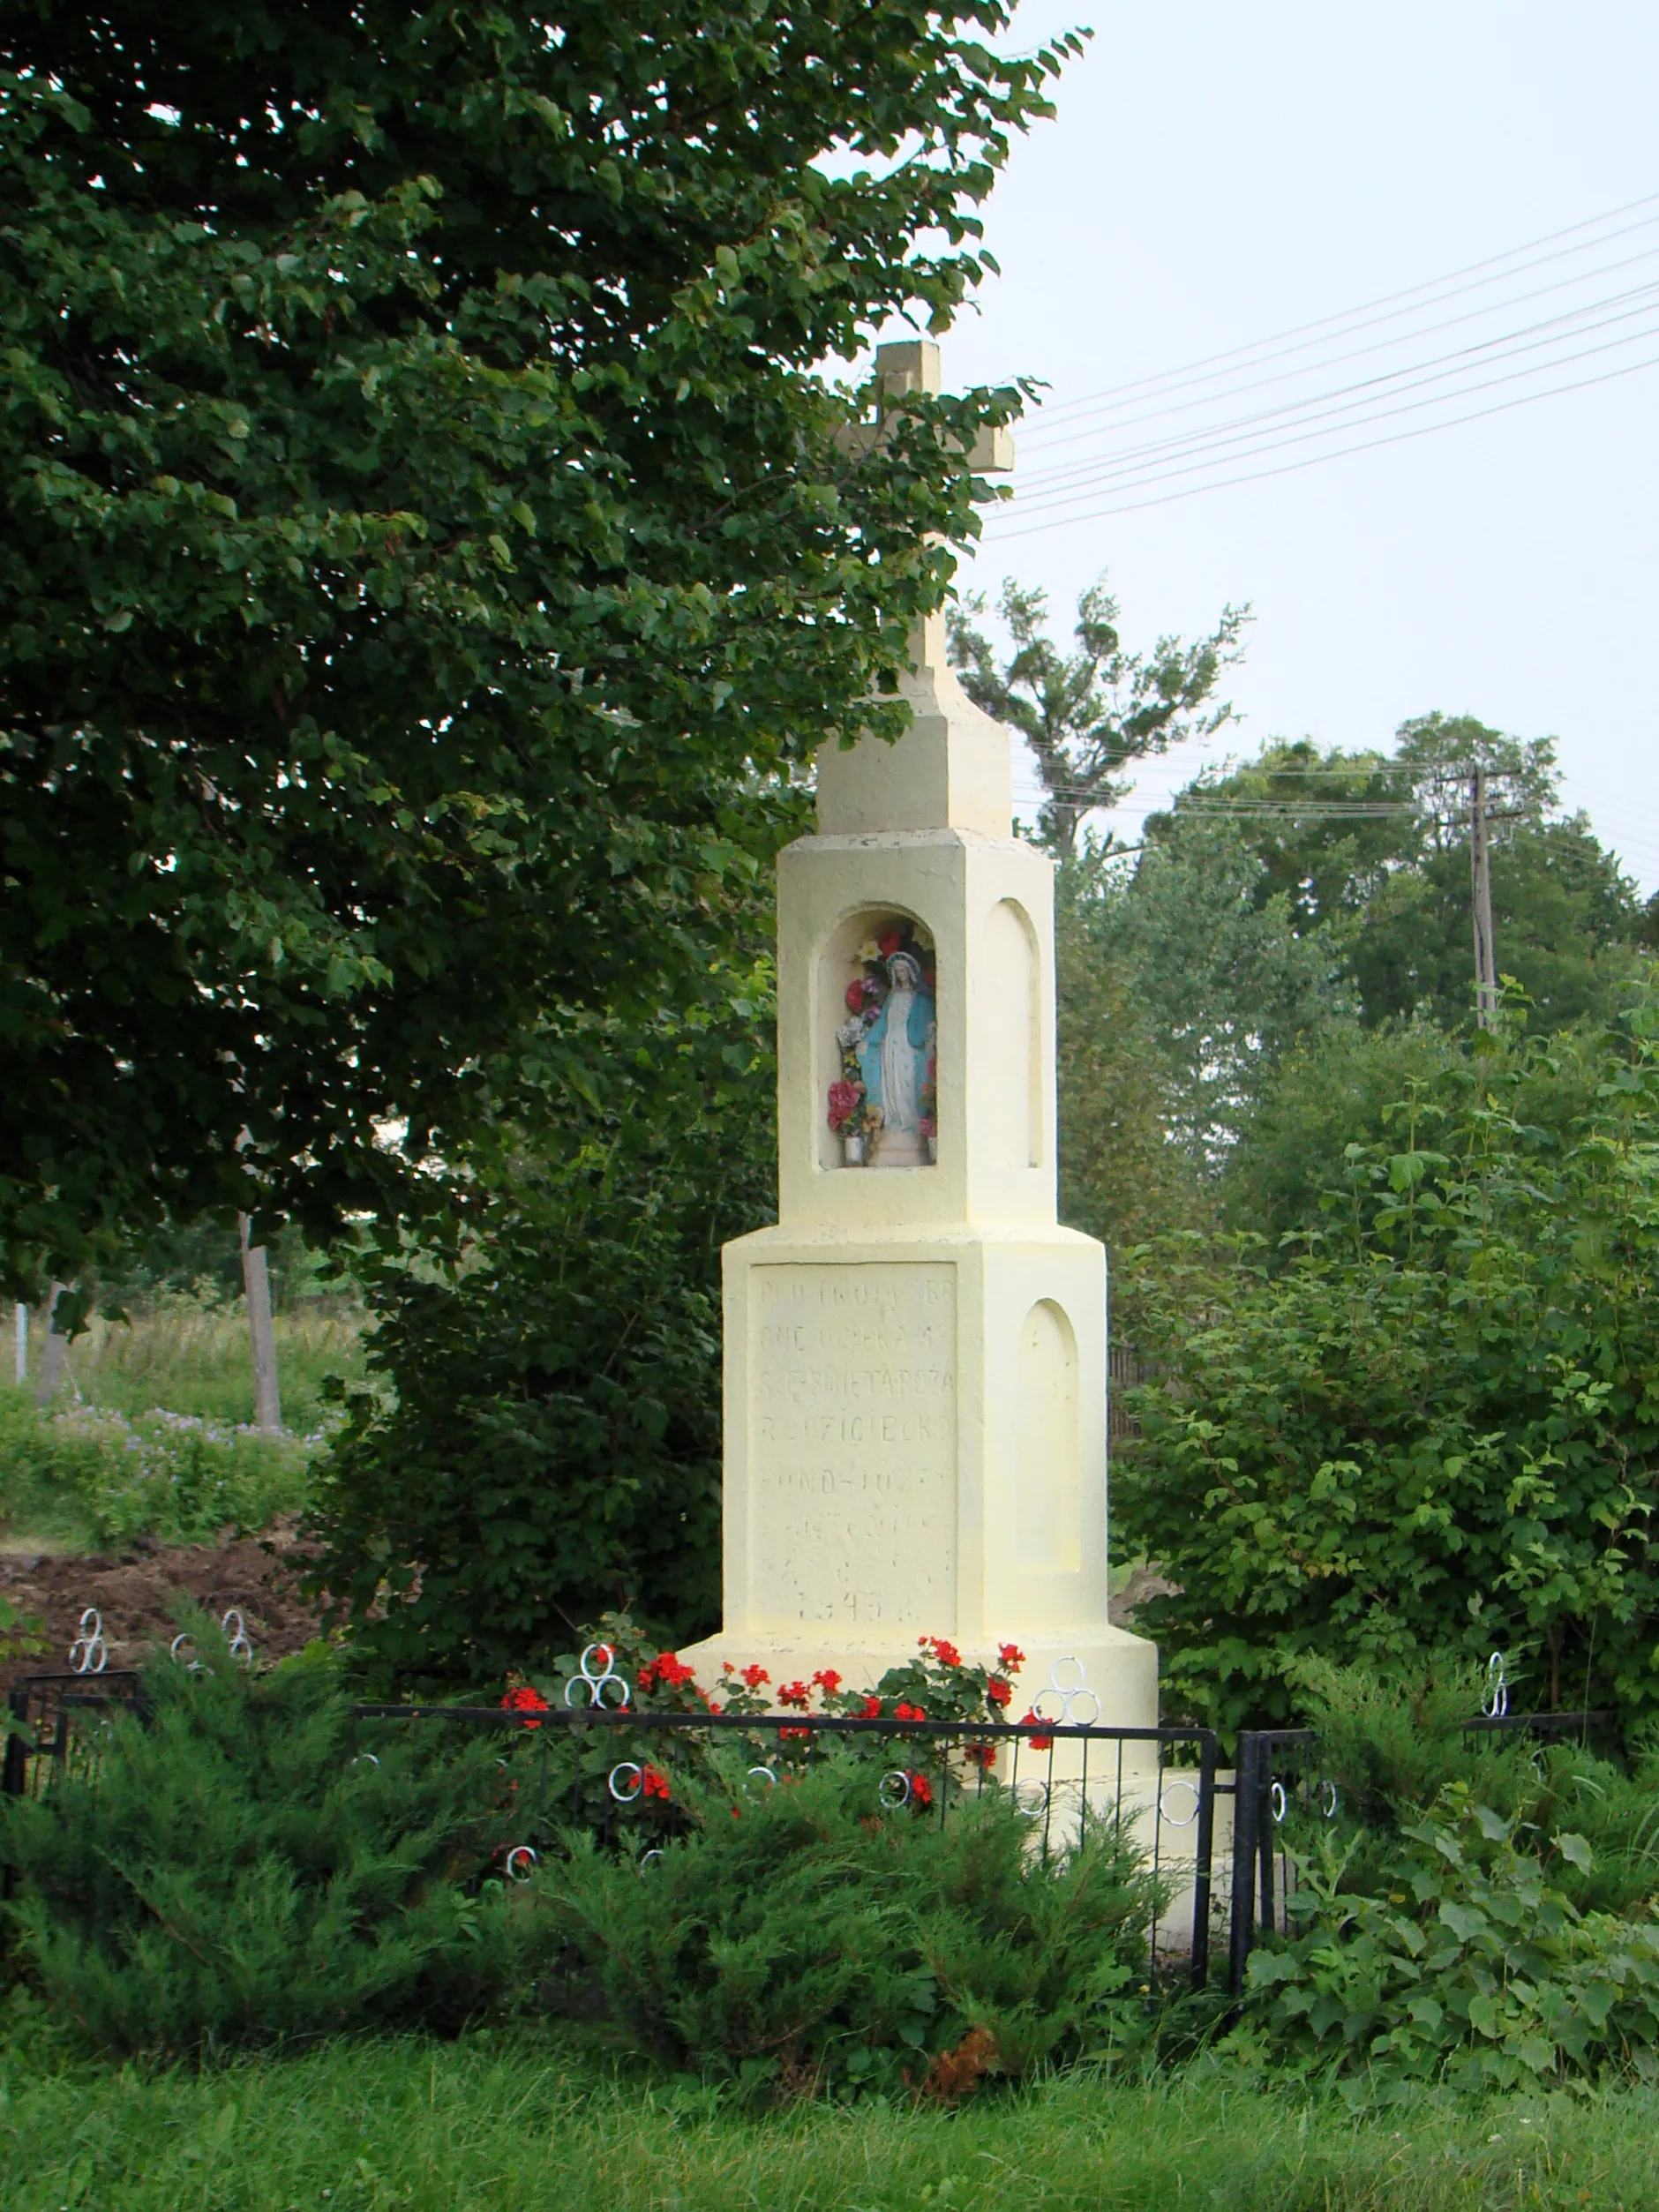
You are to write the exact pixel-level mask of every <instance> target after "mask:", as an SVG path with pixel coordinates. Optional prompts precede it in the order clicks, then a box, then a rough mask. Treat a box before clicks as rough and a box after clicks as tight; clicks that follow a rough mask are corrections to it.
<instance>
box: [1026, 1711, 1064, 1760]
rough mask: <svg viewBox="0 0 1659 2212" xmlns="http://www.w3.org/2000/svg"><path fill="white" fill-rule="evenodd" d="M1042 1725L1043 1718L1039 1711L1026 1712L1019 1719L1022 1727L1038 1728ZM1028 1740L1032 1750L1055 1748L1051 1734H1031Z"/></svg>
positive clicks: (1050, 1749) (1051, 1749)
mask: <svg viewBox="0 0 1659 2212" xmlns="http://www.w3.org/2000/svg"><path fill="white" fill-rule="evenodd" d="M1042 1725H1043V1718H1042V1715H1041V1713H1025V1714H1024V1715H1023V1716H1022V1718H1021V1721H1020V1726H1021V1728H1041V1727H1042ZM1050 1725H1052V1723H1051V1724H1050ZM1030 1741H1031V1747H1032V1751H1053V1750H1054V1748H1055V1739H1054V1737H1053V1736H1032V1738H1031V1739H1030Z"/></svg>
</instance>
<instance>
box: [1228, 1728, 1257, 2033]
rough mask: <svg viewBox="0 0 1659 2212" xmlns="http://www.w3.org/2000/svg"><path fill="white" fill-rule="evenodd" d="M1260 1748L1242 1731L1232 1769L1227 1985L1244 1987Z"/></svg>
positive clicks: (1252, 1915) (1251, 1930)
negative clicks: (1231, 1846)
mask: <svg viewBox="0 0 1659 2212" xmlns="http://www.w3.org/2000/svg"><path fill="white" fill-rule="evenodd" d="M1261 1799H1262V1789H1261V1745H1260V1743H1258V1742H1257V1736H1256V1732H1255V1730H1254V1729H1252V1728H1241V1729H1240V1730H1239V1734H1238V1750H1237V1751H1236V1752H1235V1764H1234V1770H1233V1897H1232V1917H1231V1920H1230V1922H1229V1924H1228V1928H1227V1988H1228V1989H1229V1990H1230V1991H1232V1993H1233V1995H1234V1996H1235V1997H1236V1996H1238V1994H1239V1993H1240V1991H1242V1989H1243V1987H1244V1968H1245V1965H1246V1962H1247V1961H1248V1960H1249V1958H1250V1944H1251V1940H1252V1938H1253V1937H1254V1935H1255V1931H1256V1859H1257V1852H1258V1850H1259V1848H1260V1835H1261V1813H1262V1804H1261Z"/></svg>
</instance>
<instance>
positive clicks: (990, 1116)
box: [972, 898, 1042, 1167]
mask: <svg viewBox="0 0 1659 2212" xmlns="http://www.w3.org/2000/svg"><path fill="white" fill-rule="evenodd" d="M1037 978H1038V964H1037V933H1036V931H1035V930H1034V929H1032V926H1031V918H1030V917H1029V915H1027V913H1026V911H1025V908H1024V907H1023V906H1021V905H1020V904H1019V903H1018V902H1017V900H1015V899H1011V898H1005V899H999V900H998V902H997V904H995V906H994V907H993V908H992V909H991V911H990V912H989V913H988V914H987V916H986V918H985V934H984V936H983V937H982V938H981V940H980V960H979V974H978V976H977V978H976V979H975V982H974V987H973V1011H972V1019H973V1023H974V1026H975V1031H976V1033H977V1037H978V1058H979V1062H980V1065H979V1070H978V1074H979V1081H978V1084H977V1085H976V1089H977V1091H978V1096H977V1098H976V1099H975V1102H974V1110H975V1113H977V1115H978V1117H979V1121H980V1128H981V1130H982V1132H983V1144H984V1151H983V1152H982V1154H981V1157H982V1158H983V1159H984V1161H985V1163H986V1165H987V1166H990V1167H1038V1166H1041V1164H1042V1149H1041V1148H1042V1084H1041V1069H1040V1065H1039V1052H1038V1011H1039V1009H1038V1003H1037Z"/></svg>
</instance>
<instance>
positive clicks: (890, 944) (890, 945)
mask: <svg viewBox="0 0 1659 2212" xmlns="http://www.w3.org/2000/svg"><path fill="white" fill-rule="evenodd" d="M903 942H904V939H903V938H902V937H901V936H900V934H899V933H898V931H897V930H896V929H889V930H885V931H884V932H883V933H882V935H881V936H879V937H878V938H877V939H876V943H877V944H878V945H879V946H880V947H881V949H882V959H883V960H890V959H891V958H892V956H893V955H894V954H895V953H896V952H897V950H898V949H899V946H900V945H901V944H902V943H903Z"/></svg>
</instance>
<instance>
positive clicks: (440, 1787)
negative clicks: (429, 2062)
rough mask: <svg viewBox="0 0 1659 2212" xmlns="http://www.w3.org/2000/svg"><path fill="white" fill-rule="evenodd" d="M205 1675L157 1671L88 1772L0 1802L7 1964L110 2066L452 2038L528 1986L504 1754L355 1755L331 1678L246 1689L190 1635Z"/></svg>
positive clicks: (167, 1667)
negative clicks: (290, 2044) (432, 2028)
mask: <svg viewBox="0 0 1659 2212" xmlns="http://www.w3.org/2000/svg"><path fill="white" fill-rule="evenodd" d="M191 1633H192V1635H193V1636H194V1638H195V1639H196V1644H197V1647H198V1650H199V1655H200V1660H201V1665H200V1668H199V1671H191V1669H190V1668H188V1667H186V1666H184V1665H180V1664H176V1663H174V1662H173V1661H169V1660H167V1659H161V1660H159V1661H155V1662H154V1663H153V1664H152V1665H151V1666H150V1667H149V1668H146V1672H145V1676H144V1685H143V1686H144V1695H145V1699H146V1703H147V1706H148V1713H147V1716H146V1717H145V1718H143V1719H140V1718H139V1717H138V1716H136V1715H133V1714H130V1713H112V1714H111V1715H110V1717H109V1733H108V1736H107V1737H106V1738H105V1739H104V1741H103V1745H102V1749H101V1756H100V1757H99V1758H98V1760H97V1763H96V1768H95V1771H94V1772H92V1773H64V1774H61V1775H58V1776H56V1777H55V1778H54V1780H53V1781H52V1783H51V1785H50V1787H49V1789H48V1791H47V1793H46V1794H45V1795H44V1796H42V1797H41V1798H38V1799H19V1800H13V1801H11V1802H10V1803H9V1804H8V1805H7V1808H6V1812H5V1821H4V1848H5V1856H6V1859H7V1862H8V1863H9V1864H10V1865H11V1867H13V1868H14V1869H15V1871H16V1872H17V1874H18V1876H19V1878H20V1881H19V1889H18V1893H17V1895H16V1896H15V1898H14V1899H13V1901H12V1902H11V1905H10V1907H9V1908H8V1914H9V1918H10V1922H11V1929H12V1932H13V1937H14V1941H15V1945H16V1952H17V1956H18V1958H19V1961H20V1963H21V1965H22V1967H23V1968H24V1970H25V1971H26V1973H27V1975H28V1976H30V1977H31V1978H33V1979H34V1980H35V1981H37V1982H38V1983H39V1985H40V1987H41V1989H42V1990H43V1991H44V1992H45V1994H46V1996H47V1998H48V1999H49V2002H50V2004H51V2005H52V2006H53V2007H54V2008H55V2009H56V2011H57V2012H59V2013H61V2014H62V2015H64V2016H65V2017H67V2018H68V2019H70V2020H71V2021H74V2022H76V2023H78V2024H79V2027H80V2028H81V2029H82V2030H83V2031H84V2032H85V2033H86V2036H89V2037H91V2038H92V2039H94V2041H96V2042H98V2043H101V2044H104V2045H106V2046H108V2047H109V2048H111V2049H113V2050H116V2051H137V2050H140V2049H157V2050H162V2051H172V2052H196V2051H203V2050H205V2049H207V2048H210V2047H213V2046H221V2045H231V2044H239V2043H272V2042H275V2041H277V2040H279V2039H282V2038H284V2037H291V2036H306V2035H321V2034H327V2033H331V2032H334V2031H337V2030H340V2029H342V2028H356V2027H359V2026H363V2025H368V2024H373V2023H387V2022H398V2023H409V2022H415V2021H425V2022H429V2023H432V2024H434V2025H438V2026H453V2025H455V2024H458V2023H459V2022H460V2021H462V2019H464V2018H465V2017H467V2016H468V2015H469V2014H471V2013H475V2012H477V2011H478V2010H480V2009H481V2008H484V2007H485V2006H490V2005H492V2004H494V2003H497V2002H499V2001H500V2000H501V1999H502V1998H503V1997H504V1996H506V1995H507V1992H508V1991H510V1989H511V1988H513V1987H514V1986H515V1985H516V1978H517V1976H519V1975H520V1974H521V1973H522V1971H523V1970H524V1964H523V1962H524V1957H525V1946H527V1944H528V1943H529V1939H530V1936H531V1933H532V1930H533V1919H532V1916H530V1915H529V1913H528V1911H527V1909H526V1907H525V1903H524V1899H523V1893H522V1892H520V1891H517V1890H512V1891H509V1890H507V1889H505V1888H504V1887H503V1886H502V1885H501V1883H500V1882H499V1881H492V1880H487V1879H485V1876H486V1874H487V1873H488V1871H489V1869H490V1868H491V1865H492V1858H493V1856H494V1855H495V1854H496V1853H497V1852H498V1851H499V1848H500V1847H501V1846H503V1845H504V1844H511V1843H512V1842H514V1841H517V1840H518V1838H517V1835H516V1833H515V1815H514V1811H513V1808H512V1801H511V1796H510V1795H509V1794H508V1793H507V1791H506V1789H505V1788H504V1785H503V1781H502V1776H501V1771H500V1768H499V1765H498V1763H497V1758H498V1752H499V1745H498V1744H496V1743H493V1742H491V1741H487V1740H475V1739H459V1738H453V1737H452V1736H451V1734H450V1731H449V1730H447V1729H442V1730H440V1729H437V1728H428V1729H421V1730H411V1731H409V1733H408V1734H407V1735H406V1736H404V1737H402V1738H401V1739H398V1740H395V1741H393V1740H384V1741H379V1742H377V1743H376V1745H375V1748H374V1753H373V1756H372V1758H362V1757H359V1756H357V1754H356V1752H355V1750H354V1737H353V1729H352V1724H351V1721H350V1718H349V1698H348V1697H347V1695H346V1692H345V1690H344V1688H343V1686H342V1679H341V1676H340V1672H339V1669H338V1667H337V1665H336V1664H335V1662H334V1661H332V1660H331V1659H328V1658H327V1657H324V1656H312V1655H309V1654H308V1655H304V1656H302V1657H301V1658H299V1659H296V1660H290V1661H285V1662H284V1663H283V1664H282V1665H280V1666H278V1667H275V1668H272V1669H270V1670H269V1671H267V1672H263V1673H257V1674H252V1675H249V1674H246V1673H244V1671H243V1670H242V1668H240V1667H238V1666H237V1665H236V1663H235V1662H234V1661H232V1660H231V1658H230V1657H229V1651H228V1647H227V1646H226V1644H225V1641H224V1638H222V1636H221V1635H219V1634H218V1633H217V1632H216V1631H214V1630H213V1629H212V1628H211V1627H210V1626H209V1625H208V1624H207V1623H206V1622H202V1621H198V1622H194V1623H191Z"/></svg>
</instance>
